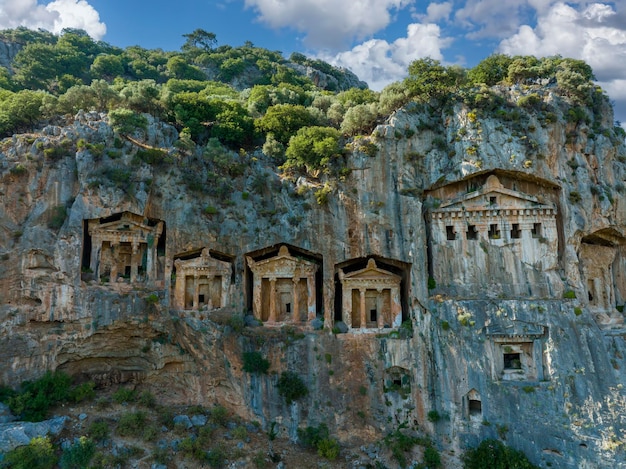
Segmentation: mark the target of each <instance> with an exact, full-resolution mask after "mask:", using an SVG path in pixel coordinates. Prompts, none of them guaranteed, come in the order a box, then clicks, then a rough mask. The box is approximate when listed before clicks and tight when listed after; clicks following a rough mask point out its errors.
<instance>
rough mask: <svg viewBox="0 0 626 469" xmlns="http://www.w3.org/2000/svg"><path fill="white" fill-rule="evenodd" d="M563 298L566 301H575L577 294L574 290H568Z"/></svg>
mask: <svg viewBox="0 0 626 469" xmlns="http://www.w3.org/2000/svg"><path fill="white" fill-rule="evenodd" d="M563 298H565V299H566V300H575V299H576V292H575V291H574V290H567V291H566V292H565V293H563Z"/></svg>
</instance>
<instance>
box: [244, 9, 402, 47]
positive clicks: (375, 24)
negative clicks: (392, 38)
mask: <svg viewBox="0 0 626 469" xmlns="http://www.w3.org/2000/svg"><path fill="white" fill-rule="evenodd" d="M411 3H413V0H245V5H246V7H248V8H253V9H254V10H256V12H257V13H258V15H259V20H260V21H261V22H263V23H265V24H267V25H268V26H269V27H271V28H274V29H279V28H292V29H295V30H297V31H300V32H302V33H304V34H305V38H304V42H305V44H306V45H307V46H309V47H312V48H316V49H324V48H328V49H333V50H337V49H340V48H341V47H343V46H345V45H346V44H348V43H350V42H351V41H352V40H354V39H357V40H362V39H364V38H367V37H369V36H371V35H372V34H374V33H376V32H377V31H380V30H382V29H384V28H386V27H387V25H389V23H390V22H391V21H392V12H393V11H398V10H400V9H402V8H404V7H406V6H407V5H409V4H411Z"/></svg>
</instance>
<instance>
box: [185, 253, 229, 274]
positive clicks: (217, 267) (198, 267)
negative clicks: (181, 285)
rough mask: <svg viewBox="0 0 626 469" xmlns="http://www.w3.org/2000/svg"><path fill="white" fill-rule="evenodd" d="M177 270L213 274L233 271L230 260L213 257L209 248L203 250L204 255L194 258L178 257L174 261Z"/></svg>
mask: <svg viewBox="0 0 626 469" xmlns="http://www.w3.org/2000/svg"><path fill="white" fill-rule="evenodd" d="M174 265H175V266H176V271H177V272H181V273H182V272H190V271H204V272H211V273H213V274H220V275H228V274H230V271H231V265H230V263H229V262H226V261H220V260H219V259H215V258H213V257H211V255H210V254H209V250H208V249H203V250H202V255H201V256H198V257H194V258H193V259H186V260H183V259H176V260H175V261H174Z"/></svg>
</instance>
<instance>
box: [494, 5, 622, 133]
mask: <svg viewBox="0 0 626 469" xmlns="http://www.w3.org/2000/svg"><path fill="white" fill-rule="evenodd" d="M618 7H619V8H623V7H624V2H621V3H615V5H614V6H612V5H609V4H603V3H594V4H585V5H580V6H571V5H567V4H565V3H556V4H554V5H553V6H552V7H550V8H549V9H548V10H547V11H545V12H544V14H542V15H540V16H539V17H538V18H537V25H536V26H535V27H534V28H533V27H530V26H528V25H524V26H521V27H520V28H519V29H518V31H517V33H516V34H514V35H513V36H511V37H509V38H508V39H505V40H503V41H502V42H501V43H500V46H499V51H500V52H503V53H506V54H510V55H516V54H521V55H537V56H547V55H555V54H560V55H562V56H564V57H573V58H577V59H582V60H584V61H585V62H587V63H588V64H589V65H591V67H592V68H593V71H594V73H595V75H596V78H597V79H598V80H599V84H600V85H601V86H602V87H603V89H605V90H606V91H608V94H609V96H611V98H613V99H616V116H617V118H618V119H620V120H622V121H623V120H625V119H626V91H624V90H625V89H626V88H624V85H626V79H625V78H624V77H626V23H625V22H623V21H616V18H620V17H623V14H624V11H618V10H617V8H618Z"/></svg>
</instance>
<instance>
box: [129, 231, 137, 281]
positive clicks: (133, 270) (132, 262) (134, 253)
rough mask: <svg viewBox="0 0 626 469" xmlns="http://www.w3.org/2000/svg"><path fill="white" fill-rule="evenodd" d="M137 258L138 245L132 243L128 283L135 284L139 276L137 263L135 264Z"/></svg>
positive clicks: (134, 242)
mask: <svg viewBox="0 0 626 469" xmlns="http://www.w3.org/2000/svg"><path fill="white" fill-rule="evenodd" d="M137 257H139V243H137V241H133V243H132V251H131V255H130V283H135V282H136V281H137V276H138V275H139V263H138V262H137Z"/></svg>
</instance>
